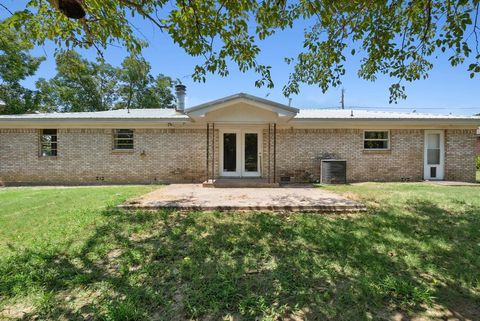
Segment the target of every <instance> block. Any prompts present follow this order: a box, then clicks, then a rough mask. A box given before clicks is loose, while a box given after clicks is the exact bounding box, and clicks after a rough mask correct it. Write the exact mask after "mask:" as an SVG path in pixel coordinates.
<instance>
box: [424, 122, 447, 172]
mask: <svg viewBox="0 0 480 321" xmlns="http://www.w3.org/2000/svg"><path fill="white" fill-rule="evenodd" d="M428 134H440V164H432V165H429V164H427V158H428V155H427V154H428V152H427V147H428V146H427V145H428V140H427V136H428ZM432 167H436V168H437V175H436V177H431V176H430V168H432ZM423 178H424V179H425V180H443V179H444V178H445V131H444V130H425V134H424V136H423Z"/></svg>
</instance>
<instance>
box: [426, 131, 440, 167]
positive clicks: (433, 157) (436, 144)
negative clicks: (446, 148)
mask: <svg viewBox="0 0 480 321" xmlns="http://www.w3.org/2000/svg"><path fill="white" fill-rule="evenodd" d="M427 164H428V165H439V164H440V134H428V135H427Z"/></svg>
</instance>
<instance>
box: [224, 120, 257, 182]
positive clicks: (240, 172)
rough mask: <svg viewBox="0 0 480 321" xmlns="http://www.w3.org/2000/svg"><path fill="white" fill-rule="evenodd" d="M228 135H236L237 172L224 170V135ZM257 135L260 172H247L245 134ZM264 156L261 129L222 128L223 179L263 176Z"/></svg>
mask: <svg viewBox="0 0 480 321" xmlns="http://www.w3.org/2000/svg"><path fill="white" fill-rule="evenodd" d="M228 133H234V134H236V135H237V136H236V157H237V159H236V163H237V168H236V171H235V172H225V171H224V170H223V161H224V159H223V144H224V143H223V135H224V134H228ZM249 133H255V134H257V135H258V136H257V139H258V141H257V144H258V148H257V162H258V171H256V172H247V171H245V151H244V148H245V147H244V146H245V134H249ZM262 155H263V130H262V129H261V128H258V127H257V128H256V129H255V128H243V129H238V128H236V129H228V128H220V130H219V174H220V176H221V177H261V176H262V166H263V164H262Z"/></svg>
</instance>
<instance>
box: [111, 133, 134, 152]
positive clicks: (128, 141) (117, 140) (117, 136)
mask: <svg viewBox="0 0 480 321" xmlns="http://www.w3.org/2000/svg"><path fill="white" fill-rule="evenodd" d="M113 149H119V150H132V149H133V129H115V130H114V132H113Z"/></svg>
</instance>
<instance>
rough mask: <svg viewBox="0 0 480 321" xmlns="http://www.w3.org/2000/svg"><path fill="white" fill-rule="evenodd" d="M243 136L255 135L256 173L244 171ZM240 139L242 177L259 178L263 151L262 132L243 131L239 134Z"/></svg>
mask: <svg viewBox="0 0 480 321" xmlns="http://www.w3.org/2000/svg"><path fill="white" fill-rule="evenodd" d="M245 134H257V171H256V172H247V171H246V170H245ZM241 137H242V145H241V148H242V153H241V154H242V158H241V164H242V173H241V174H242V175H241V176H242V177H261V176H262V149H263V140H262V138H263V133H262V130H259V129H257V130H252V129H245V130H242V133H241Z"/></svg>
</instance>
